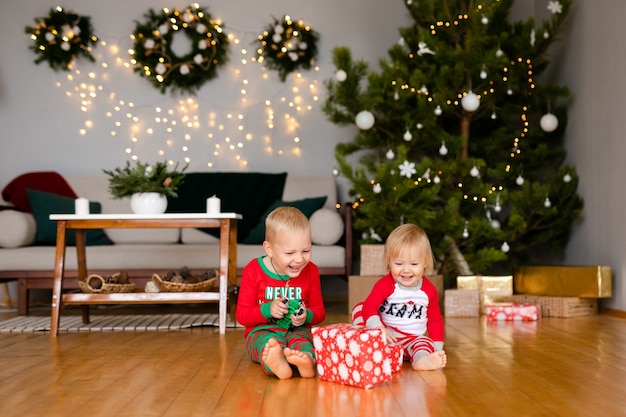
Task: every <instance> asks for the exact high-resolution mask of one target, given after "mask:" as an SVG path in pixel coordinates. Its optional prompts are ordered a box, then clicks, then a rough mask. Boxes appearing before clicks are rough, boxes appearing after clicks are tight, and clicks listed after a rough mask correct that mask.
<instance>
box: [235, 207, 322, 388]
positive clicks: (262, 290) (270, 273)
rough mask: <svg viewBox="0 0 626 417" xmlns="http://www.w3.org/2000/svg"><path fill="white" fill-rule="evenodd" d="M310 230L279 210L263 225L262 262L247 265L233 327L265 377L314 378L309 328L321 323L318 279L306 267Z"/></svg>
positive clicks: (294, 213) (297, 215) (292, 211)
mask: <svg viewBox="0 0 626 417" xmlns="http://www.w3.org/2000/svg"><path fill="white" fill-rule="evenodd" d="M311 246H312V243H311V227H310V225H309V221H308V219H307V218H306V216H305V215H304V214H302V212H301V211H300V210H298V209H296V208H294V207H279V208H277V209H275V210H274V211H272V212H271V213H270V214H269V216H267V219H266V221H265V241H264V242H263V248H264V249H265V253H266V255H265V256H261V257H259V258H256V259H253V260H252V261H250V263H248V265H246V267H245V268H244V270H243V273H242V277H241V287H240V289H239V297H238V301H237V321H238V322H239V323H241V324H242V325H243V326H245V327H246V329H245V331H244V337H245V338H246V349H247V351H248V354H249V355H250V358H251V359H252V360H253V361H255V362H259V363H260V364H261V366H262V367H263V370H264V371H265V373H267V374H268V375H275V376H276V377H278V378H279V379H288V378H291V377H292V376H293V371H294V368H295V369H297V371H298V373H299V374H300V376H301V377H303V378H313V377H314V376H315V352H314V350H313V343H312V337H311V331H310V327H311V326H313V325H316V324H319V323H321V322H322V321H323V320H324V318H325V317H326V310H325V308H324V302H323V300H322V290H321V284H320V276H319V271H318V269H317V266H316V265H315V264H314V263H312V262H311Z"/></svg>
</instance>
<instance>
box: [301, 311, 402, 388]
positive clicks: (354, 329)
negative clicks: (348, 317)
mask: <svg viewBox="0 0 626 417" xmlns="http://www.w3.org/2000/svg"><path fill="white" fill-rule="evenodd" d="M311 333H312V335H313V347H314V348H315V355H316V357H317V375H318V377H319V379H321V380H323V381H331V382H336V383H339V384H344V385H352V386H355V387H361V388H366V389H367V388H372V387H373V386H374V385H377V384H380V383H382V382H385V381H388V380H390V379H391V375H392V373H394V372H399V371H400V370H401V369H402V360H403V350H402V347H401V346H395V345H388V344H387V343H386V341H385V335H384V332H383V331H382V330H381V329H368V328H365V327H362V326H354V325H352V324H347V323H338V324H331V325H328V326H319V327H313V328H312V329H311Z"/></svg>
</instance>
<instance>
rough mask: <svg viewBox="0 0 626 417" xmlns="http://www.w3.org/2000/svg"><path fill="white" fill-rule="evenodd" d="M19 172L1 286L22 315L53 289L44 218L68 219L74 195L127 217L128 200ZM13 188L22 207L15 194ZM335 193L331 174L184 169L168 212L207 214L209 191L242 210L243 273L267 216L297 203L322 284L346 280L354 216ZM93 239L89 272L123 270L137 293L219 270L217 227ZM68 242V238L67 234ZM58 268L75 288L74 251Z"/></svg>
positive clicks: (1, 219) (55, 177)
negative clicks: (40, 293)
mask: <svg viewBox="0 0 626 417" xmlns="http://www.w3.org/2000/svg"><path fill="white" fill-rule="evenodd" d="M24 176H26V177H28V178H30V179H29V180H26V181H22V182H20V179H22V178H21V177H17V178H16V179H14V180H13V181H11V182H10V183H9V184H8V185H7V186H6V187H5V189H4V190H3V192H2V196H3V200H5V201H3V202H0V204H1V205H2V208H3V210H0V230H2V233H1V234H0V281H6V280H17V286H18V296H17V304H18V306H17V309H18V314H20V315H27V314H28V308H29V294H30V291H31V290H34V289H52V283H53V276H54V273H53V272H54V256H55V246H54V239H55V233H56V232H55V230H56V229H55V227H56V226H55V223H54V222H52V221H50V220H49V215H50V214H51V213H73V210H74V205H73V204H74V201H75V198H76V197H83V198H86V199H88V200H89V202H90V212H91V213H98V212H101V213H111V214H113V213H129V212H130V202H129V199H122V200H119V199H113V198H112V197H111V195H110V194H109V191H108V177H107V176H106V175H104V174H103V175H101V176H68V177H62V176H61V175H60V174H57V173H54V172H36V173H28V174H24ZM16 183H17V184H18V186H16V185H15V184H16ZM20 187H21V189H20ZM16 189H17V191H19V192H20V193H21V200H22V201H19V200H20V199H19V198H16V196H17V194H18V192H17V191H16ZM7 190H8V191H7ZM337 194H338V193H337V185H336V181H335V178H334V177H333V176H332V175H330V174H329V175H292V174H287V173H277V174H273V173H228V172H219V173H214V172H211V173H204V172H202V173H188V174H187V175H186V177H185V181H184V182H183V184H182V185H181V187H180V188H179V190H178V197H177V198H168V209H167V212H204V211H205V210H206V199H207V198H208V197H211V196H213V195H216V196H218V197H220V198H221V201H222V211H223V212H237V213H241V214H242V215H243V218H242V219H241V220H240V221H239V222H238V235H237V242H238V245H237V269H238V275H240V272H241V269H242V268H243V267H244V266H245V265H246V264H247V263H248V262H249V261H250V260H252V259H254V258H256V257H258V256H261V255H263V254H264V250H263V247H262V240H263V236H264V218H265V216H267V214H268V213H269V211H271V210H272V209H273V208H275V207H277V206H279V205H292V206H295V207H298V208H300V209H301V210H302V211H303V213H305V214H306V215H307V216H308V217H309V221H310V224H311V230H312V240H313V248H312V253H313V258H312V260H313V262H314V263H315V264H317V266H318V267H319V270H320V275H321V276H322V279H323V277H324V276H341V277H344V278H346V279H347V276H349V275H350V274H351V272H352V221H351V213H352V210H351V208H350V207H349V206H347V207H340V205H338V196H337ZM25 195H26V196H27V197H28V204H26V205H25V200H26V198H25ZM29 204H32V205H31V207H28V205H29ZM29 209H30V210H29ZM68 233H73V231H70V232H68ZM90 233H92V231H88V232H87V237H86V240H87V249H86V251H87V269H88V274H99V275H101V276H103V277H107V276H111V275H113V274H114V273H117V272H120V271H126V272H128V275H129V277H130V279H131V282H134V283H135V284H136V286H137V287H138V288H143V287H142V286H144V285H145V284H146V283H147V282H148V281H150V280H151V277H152V274H153V273H158V274H164V273H166V272H169V271H177V270H179V269H180V268H181V267H183V266H185V267H188V268H190V269H191V270H192V271H197V272H201V271H207V270H211V269H217V268H218V267H219V257H218V248H219V239H218V238H217V237H216V233H217V229H204V230H199V229H108V230H101V231H93V233H94V235H91V236H90ZM67 239H68V242H71V241H72V237H71V236H69V235H68V238H67ZM65 271H66V275H65V276H66V277H68V279H64V289H65V290H76V289H78V288H79V285H78V274H77V263H76V252H75V251H74V250H72V249H71V248H70V249H69V250H68V251H67V252H66V263H65Z"/></svg>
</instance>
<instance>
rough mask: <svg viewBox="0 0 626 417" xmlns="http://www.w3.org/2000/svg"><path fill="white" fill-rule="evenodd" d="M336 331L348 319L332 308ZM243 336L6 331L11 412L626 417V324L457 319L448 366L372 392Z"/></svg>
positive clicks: (0, 359) (0, 378)
mask: <svg viewBox="0 0 626 417" xmlns="http://www.w3.org/2000/svg"><path fill="white" fill-rule="evenodd" d="M328 309H329V319H328V320H327V322H328V323H331V322H341V321H347V320H348V316H347V314H344V312H345V310H346V306H345V304H342V303H334V304H333V305H328ZM242 334H243V332H242V330H240V329H228V330H227V333H226V334H225V335H220V334H219V333H218V330H217V328H197V329H190V330H177V331H171V332H106V333H64V334H61V335H60V336H59V337H58V338H56V339H55V338H51V337H50V335H49V334H48V333H36V334H2V335H0V416H2V417H12V416H20V417H22V416H46V417H57V416H87V415H88V416H90V417H111V416H115V417H138V416H167V417H174V416H180V417H193V416H202V417H208V416H211V417H217V416H228V417H234V416H245V417H247V416H271V417H276V416H285V417H286V416H293V417H307V416H319V417H322V416H323V417H332V416H340V417H352V416H378V417H386V416H389V417H401V416H412V417H420V416H433V417H434V416H454V417H459V416H481V417H488V416H533V417H534V416H568V417H569V416H594V417H600V416H601V417H610V416H626V319H624V318H620V317H615V316H609V315H604V314H603V315H597V316H590V317H581V318H569V319H555V318H544V319H542V320H540V321H539V322H530V323H522V322H514V323H499V324H493V323H490V322H486V321H485V319H484V318H480V319H478V318H447V319H446V351H447V353H448V366H447V368H445V370H443V371H435V372H416V371H413V370H411V369H410V367H409V366H408V365H406V364H405V367H404V369H403V370H402V372H400V373H398V374H395V376H394V377H393V379H392V380H391V381H390V382H388V383H385V384H382V385H378V386H376V387H375V388H373V389H370V390H363V389H360V388H353V387H348V386H343V385H339V384H333V383H329V382H323V381H319V380H317V379H301V378H294V379H291V380H285V381H280V380H277V379H275V378H271V377H267V376H266V375H265V374H263V372H262V371H261V368H260V366H259V365H258V364H255V363H252V362H251V361H250V360H249V359H248V357H247V355H246V353H245V349H244V340H243V336H242Z"/></svg>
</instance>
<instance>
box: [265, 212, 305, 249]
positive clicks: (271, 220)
mask: <svg viewBox="0 0 626 417" xmlns="http://www.w3.org/2000/svg"><path fill="white" fill-rule="evenodd" d="M281 233H309V234H310V233H311V226H310V225H309V219H307V218H306V216H305V215H304V214H303V213H302V212H301V211H300V210H298V209H297V208H295V207H288V206H284V207H278V208H276V209H275V210H273V211H272V212H271V213H270V214H269V215H268V216H267V218H266V219H265V240H267V241H268V242H273V241H274V240H275V239H276V236H278V235H279V234H281Z"/></svg>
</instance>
